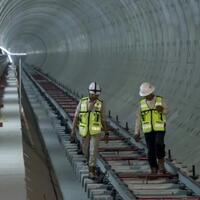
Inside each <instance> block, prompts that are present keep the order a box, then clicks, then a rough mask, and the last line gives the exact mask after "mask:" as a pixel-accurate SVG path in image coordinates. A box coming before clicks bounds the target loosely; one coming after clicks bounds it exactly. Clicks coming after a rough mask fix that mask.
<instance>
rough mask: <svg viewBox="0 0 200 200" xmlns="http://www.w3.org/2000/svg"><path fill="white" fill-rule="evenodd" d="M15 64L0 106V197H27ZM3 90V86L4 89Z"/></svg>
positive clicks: (5, 198)
mask: <svg viewBox="0 0 200 200" xmlns="http://www.w3.org/2000/svg"><path fill="white" fill-rule="evenodd" d="M15 73H16V68H15V67H14V66H10V67H9V69H8V75H7V77H6V80H7V83H6V84H5V89H4V92H3V97H2V100H3V108H1V110H0V121H1V122H3V127H0V163H1V164H0V199H2V200H11V199H16V200H25V199H27V198H26V197H27V196H26V184H25V168H24V158H23V148H22V132H21V121H20V110H19V102H18V98H19V96H18V91H17V90H18V88H17V86H18V83H17V79H16V76H15ZM1 90H2V89H1Z"/></svg>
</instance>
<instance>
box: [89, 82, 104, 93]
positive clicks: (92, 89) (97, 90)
mask: <svg viewBox="0 0 200 200" xmlns="http://www.w3.org/2000/svg"><path fill="white" fill-rule="evenodd" d="M88 90H89V93H90V94H96V95H100V93H101V88H100V86H99V84H97V83H96V82H91V83H90V85H89V88H88Z"/></svg>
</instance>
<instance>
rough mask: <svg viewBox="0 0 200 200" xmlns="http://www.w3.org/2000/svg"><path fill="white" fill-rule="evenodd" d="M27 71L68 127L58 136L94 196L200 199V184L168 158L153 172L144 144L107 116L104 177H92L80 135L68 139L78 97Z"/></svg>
mask: <svg viewBox="0 0 200 200" xmlns="http://www.w3.org/2000/svg"><path fill="white" fill-rule="evenodd" d="M26 74H27V75H28V77H29V78H30V79H31V81H33V82H34V84H35V86H36V87H37V88H38V89H39V91H40V92H41V94H42V95H43V96H44V98H45V99H46V100H47V101H48V103H49V105H50V106H51V107H52V109H53V110H54V112H55V113H56V114H57V116H58V119H59V120H60V123H61V125H62V126H64V127H65V134H60V135H59V136H58V137H59V139H60V141H61V143H62V145H63V147H64V149H65V151H66V155H67V157H68V159H69V160H70V162H71V163H72V165H73V167H74V171H75V172H76V174H77V175H78V176H79V178H80V181H81V182H82V185H83V186H84V188H85V190H86V191H87V192H88V196H89V197H90V198H91V199H126V200H130V199H139V200H176V199H183V200H200V186H199V185H198V184H197V183H195V181H194V180H193V179H191V178H190V177H187V176H186V175H184V174H183V173H182V172H180V171H178V170H177V169H176V168H175V167H174V166H173V165H172V163H170V162H169V161H167V162H166V168H167V170H168V172H167V173H166V174H156V175H151V174H150V168H149V165H148V161H147V157H146V153H145V147H144V146H143V145H141V144H139V143H136V142H135V140H134V139H133V138H132V137H131V136H130V135H129V133H128V132H127V131H126V130H125V129H124V128H122V127H121V126H120V125H119V124H117V123H116V122H115V121H114V120H113V119H111V118H108V123H109V126H110V130H111V131H110V136H109V143H108V144H105V142H104V138H103V137H101V138H100V145H99V150H98V151H99V157H98V161H97V164H98V167H99V173H100V177H102V178H101V180H100V181H99V182H94V181H92V180H90V179H89V178H88V167H87V165H86V161H85V159H84V157H83V155H81V153H80V146H81V142H82V140H81V137H80V136H79V135H78V134H77V142H76V144H71V143H70V142H69V136H70V132H71V127H72V120H73V117H74V113H75V109H76V106H77V104H78V99H77V97H76V96H74V95H73V94H72V93H71V92H70V91H69V90H66V89H65V88H64V87H62V86H60V85H59V84H57V83H56V82H55V81H53V80H52V79H50V78H49V77H47V76H46V75H45V74H43V73H41V72H40V71H37V70H30V71H29V72H28V71H26Z"/></svg>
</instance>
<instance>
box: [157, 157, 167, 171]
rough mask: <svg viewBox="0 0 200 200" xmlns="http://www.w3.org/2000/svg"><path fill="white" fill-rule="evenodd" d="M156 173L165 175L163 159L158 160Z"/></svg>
mask: <svg viewBox="0 0 200 200" xmlns="http://www.w3.org/2000/svg"><path fill="white" fill-rule="evenodd" d="M158 171H159V173H161V174H165V173H166V169H165V159H164V158H162V159H158Z"/></svg>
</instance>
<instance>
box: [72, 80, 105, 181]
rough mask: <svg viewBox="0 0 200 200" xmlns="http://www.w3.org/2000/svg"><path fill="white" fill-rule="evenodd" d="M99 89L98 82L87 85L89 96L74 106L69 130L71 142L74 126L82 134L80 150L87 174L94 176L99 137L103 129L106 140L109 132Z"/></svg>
mask: <svg viewBox="0 0 200 200" xmlns="http://www.w3.org/2000/svg"><path fill="white" fill-rule="evenodd" d="M100 94H101V89H100V86H99V84H97V83H96V82H92V83H91V84H90V85H89V96H88V97H84V98H82V99H80V102H79V104H78V106H77V108H76V113H75V116H74V120H73V127H72V132H71V142H74V138H75V137H76V127H78V129H79V133H80V135H81V136H82V139H83V140H82V151H83V154H84V155H85V157H86V159H87V161H88V165H89V176H90V177H91V178H96V158H97V154H98V146H99V137H100V134H101V132H102V130H104V131H105V136H104V137H105V138H104V139H105V142H106V143H107V142H108V136H109V133H108V132H107V127H106V117H105V106H104V103H103V101H102V100H100V99H99V95H100Z"/></svg>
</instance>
